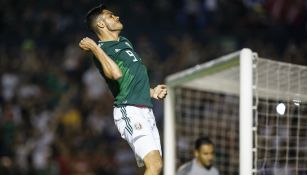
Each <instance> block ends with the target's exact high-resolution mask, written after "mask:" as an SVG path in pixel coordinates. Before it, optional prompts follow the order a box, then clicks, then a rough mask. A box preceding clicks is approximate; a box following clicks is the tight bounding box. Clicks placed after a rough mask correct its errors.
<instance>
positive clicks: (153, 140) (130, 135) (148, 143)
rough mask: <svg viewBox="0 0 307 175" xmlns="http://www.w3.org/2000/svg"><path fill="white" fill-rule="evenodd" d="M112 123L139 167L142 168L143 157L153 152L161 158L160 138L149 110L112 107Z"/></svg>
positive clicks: (132, 107) (131, 107)
mask: <svg viewBox="0 0 307 175" xmlns="http://www.w3.org/2000/svg"><path fill="white" fill-rule="evenodd" d="M113 112H114V113H113V115H114V122H115V125H116V127H117V129H118V131H119V132H120V134H121V137H122V138H123V139H125V140H126V141H127V142H128V143H129V145H130V147H131V148H132V150H133V152H134V154H135V158H136V161H137V164H138V166H139V167H142V166H144V162H143V160H144V157H145V156H146V155H147V154H148V153H149V152H151V151H153V150H159V152H160V155H161V156H162V151H161V144H160V136H159V132H158V129H157V126H156V121H155V117H154V114H153V112H152V109H151V108H146V107H145V108H144V107H136V106H123V107H114V111H113Z"/></svg>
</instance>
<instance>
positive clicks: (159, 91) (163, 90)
mask: <svg viewBox="0 0 307 175" xmlns="http://www.w3.org/2000/svg"><path fill="white" fill-rule="evenodd" d="M166 95H167V87H166V85H164V84H160V85H158V86H156V87H155V88H154V89H153V95H152V97H153V98H155V99H157V100H163V99H164V98H165V97H166Z"/></svg>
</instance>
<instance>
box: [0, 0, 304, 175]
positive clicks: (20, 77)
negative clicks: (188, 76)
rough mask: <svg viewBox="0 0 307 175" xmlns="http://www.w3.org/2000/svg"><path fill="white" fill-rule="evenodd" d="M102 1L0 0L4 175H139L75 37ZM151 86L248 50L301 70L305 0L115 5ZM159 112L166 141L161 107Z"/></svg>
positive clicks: (157, 0)
mask: <svg viewBox="0 0 307 175" xmlns="http://www.w3.org/2000/svg"><path fill="white" fill-rule="evenodd" d="M98 4H99V2H98V1H88V0H36V1H35V0H27V1H21V0H10V1H8V0H1V1H0V26H1V28H0V75H1V76H0V80H1V84H0V103H1V106H0V174H7V175H9V174H22V175H23V174H26V175H30V174H31V175H34V174H35V175H36V174H38V175H57V174H60V175H70V174H80V175H81V174H82V175H83V174H84V175H93V174H97V175H99V174H103V175H108V174H110V175H115V174H119V175H130V174H131V175H132V174H136V171H137V170H136V163H135V160H134V155H133V154H132V151H131V150H130V148H129V147H128V145H127V144H126V143H125V142H124V141H123V140H122V139H121V138H120V135H119V134H118V132H117V130H116V129H115V127H114V124H113V119H112V96H111V95H110V93H109V91H108V90H107V88H106V86H105V83H104V81H103V79H102V78H101V77H99V75H98V73H97V71H96V69H95V68H94V67H93V63H92V60H91V55H90V54H87V53H84V52H82V51H81V50H80V49H79V47H78V43H79V41H80V40H81V39H82V38H83V37H85V36H90V37H92V38H93V39H95V40H97V39H96V38H95V37H94V36H93V35H92V34H90V33H89V32H88V30H87V29H86V26H85V23H84V19H85V15H86V12H87V11H88V10H89V9H91V8H92V7H93V6H96V5H98ZM106 5H107V6H108V7H109V8H110V9H111V10H112V11H113V12H114V13H115V14H116V15H119V16H120V20H121V22H122V23H123V24H124V30H123V33H122V35H124V36H126V37H127V38H128V39H129V40H130V41H131V42H132V43H133V44H134V47H135V49H136V51H137V52H138V54H139V55H140V56H141V58H142V60H143V62H144V63H145V64H146V65H147V66H148V71H149V75H150V79H151V84H152V86H154V85H157V84H158V83H163V82H164V80H165V77H166V76H167V75H169V74H172V73H175V72H177V71H180V70H183V69H185V68H188V67H191V66H194V65H196V64H200V63H203V62H206V61H209V60H212V59H214V58H217V57H219V56H222V55H225V54H228V53H231V52H234V51H237V50H240V49H241V48H245V47H247V48H251V49H252V50H253V51H255V52H258V54H259V55H260V56H261V57H266V58H270V59H274V60H278V61H284V62H290V63H295V64H302V65H306V63H307V60H306V59H305V58H307V41H306V28H307V26H306V25H307V23H306V10H307V1H306V0H167V1H165V0H143V1H141V0H125V1H120V0H113V1H106ZM154 103H155V109H154V111H155V115H156V119H157V122H158V124H159V129H160V134H161V137H162V136H163V128H162V122H163V121H162V120H163V108H162V107H163V104H162V103H160V102H156V101H155V102H154Z"/></svg>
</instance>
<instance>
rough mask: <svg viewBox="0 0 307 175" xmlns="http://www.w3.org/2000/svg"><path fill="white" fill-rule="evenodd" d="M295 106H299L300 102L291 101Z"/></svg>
mask: <svg viewBox="0 0 307 175" xmlns="http://www.w3.org/2000/svg"><path fill="white" fill-rule="evenodd" d="M292 101H293V103H294V105H295V106H300V103H301V100H292Z"/></svg>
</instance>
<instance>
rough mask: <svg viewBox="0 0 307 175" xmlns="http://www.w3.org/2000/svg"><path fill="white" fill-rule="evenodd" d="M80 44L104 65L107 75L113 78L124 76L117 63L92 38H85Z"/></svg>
mask: <svg viewBox="0 0 307 175" xmlns="http://www.w3.org/2000/svg"><path fill="white" fill-rule="evenodd" d="M79 46H80V47H81V49H83V50H85V51H91V52H92V53H93V54H94V55H95V57H96V58H97V59H98V60H99V62H100V64H101V65H102V69H103V72H104V74H105V76H106V77H107V78H109V79H112V80H118V79H119V78H120V77H122V72H121V70H120V69H119V67H118V66H117V64H116V63H115V62H114V61H113V60H112V59H111V58H110V57H109V56H108V55H107V54H106V53H105V52H104V51H103V50H102V49H101V48H100V47H99V46H98V45H97V44H96V43H95V41H93V40H92V39H90V38H88V37H85V38H83V39H82V40H81V41H80V43H79Z"/></svg>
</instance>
